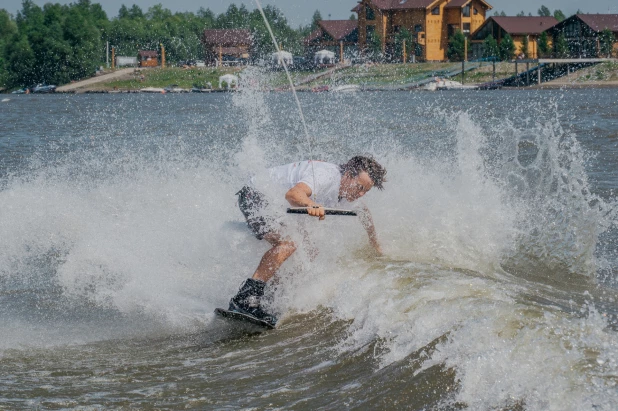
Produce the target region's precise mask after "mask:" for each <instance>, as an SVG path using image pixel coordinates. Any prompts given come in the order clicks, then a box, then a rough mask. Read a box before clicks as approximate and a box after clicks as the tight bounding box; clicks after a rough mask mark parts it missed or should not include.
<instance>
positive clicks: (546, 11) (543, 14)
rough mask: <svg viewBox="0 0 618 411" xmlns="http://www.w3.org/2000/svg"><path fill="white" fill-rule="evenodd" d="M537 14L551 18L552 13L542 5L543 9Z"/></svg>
mask: <svg viewBox="0 0 618 411" xmlns="http://www.w3.org/2000/svg"><path fill="white" fill-rule="evenodd" d="M537 14H538V15H539V16H541V17H551V11H550V10H549V9H548V8H547V7H545V6H544V5H541V8H540V9H539V10H538V11H537Z"/></svg>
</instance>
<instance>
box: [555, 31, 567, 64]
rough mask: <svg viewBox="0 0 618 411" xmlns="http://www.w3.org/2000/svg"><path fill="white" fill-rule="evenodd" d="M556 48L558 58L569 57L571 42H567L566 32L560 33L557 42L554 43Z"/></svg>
mask: <svg viewBox="0 0 618 411" xmlns="http://www.w3.org/2000/svg"><path fill="white" fill-rule="evenodd" d="M554 50H555V51H556V57H557V58H566V57H569V43H568V42H567V39H566V37H565V35H564V33H560V34H559V35H558V38H557V39H556V44H555V45H554Z"/></svg>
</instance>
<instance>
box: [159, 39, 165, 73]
mask: <svg viewBox="0 0 618 411" xmlns="http://www.w3.org/2000/svg"><path fill="white" fill-rule="evenodd" d="M159 45H160V46H161V68H165V47H163V44H159Z"/></svg>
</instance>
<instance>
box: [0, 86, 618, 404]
mask: <svg viewBox="0 0 618 411" xmlns="http://www.w3.org/2000/svg"><path fill="white" fill-rule="evenodd" d="M259 81H260V76H259V75H258V74H255V78H253V79H252V81H250V82H249V84H252V85H255V84H257V83H258V82H259ZM8 98H9V99H10V100H9V101H3V102H1V103H0V234H1V235H0V408H6V409H88V410H89V409H217V410H221V409H241V408H242V409H255V410H262V409H294V410H316V409H325V410H326V409H328V410H330V409H411V410H426V409H444V410H455V409H471V410H489V409H496V410H507V409H508V410H615V409H616V408H618V388H617V386H616V384H617V383H618V334H617V331H618V318H617V315H618V306H617V304H618V303H617V301H618V300H617V299H618V289H617V288H618V256H617V255H618V201H617V196H618V93H617V92H616V90H615V89H590V90H552V91H544V90H534V91H532V90H504V91H479V92H454V91H451V92H438V93H429V92H427V93H422V92H413V93H408V92H392V93H387V92H382V93H345V94H344V93H342V94H336V93H324V94H309V93H305V94H301V95H300V100H301V103H302V106H303V108H304V110H305V115H306V117H307V123H308V128H309V131H310V133H311V141H312V145H313V148H312V152H313V157H314V158H318V159H322V160H327V161H332V162H335V163H342V162H344V161H346V160H347V159H348V158H349V157H350V156H352V155H355V154H367V153H368V154H372V155H374V156H375V157H376V158H377V159H378V160H379V161H380V162H381V163H382V164H384V165H385V167H386V168H387V170H388V175H387V177H388V182H387V183H386V184H385V190H384V191H378V190H375V191H371V192H370V193H369V194H368V195H367V196H365V197H364V200H365V202H366V203H367V205H368V206H369V208H370V209H371V210H372V213H373V217H374V220H375V224H376V228H377V231H378V235H379V238H380V241H381V243H382V245H383V248H384V251H385V256H384V257H375V256H374V255H373V254H372V253H371V248H370V246H369V244H368V241H367V237H366V235H365V233H364V231H363V229H362V228H361V226H360V224H359V223H358V221H357V220H356V219H354V218H350V217H340V218H337V217H328V218H327V219H326V220H325V221H323V222H318V221H313V220H311V221H306V220H304V219H303V217H301V216H288V217H285V216H283V217H282V218H284V219H286V221H287V223H286V226H287V227H288V229H289V233H288V234H289V235H290V236H292V237H293V238H295V239H298V241H299V244H300V243H302V244H303V246H302V247H300V249H299V251H298V252H297V253H296V254H295V255H294V256H293V257H292V258H291V259H290V260H289V261H287V262H286V263H285V264H284V266H283V267H282V269H281V271H280V273H279V278H278V282H277V284H276V285H272V286H271V287H270V290H269V295H270V296H271V297H272V299H271V300H270V307H271V309H272V310H273V311H275V312H277V313H278V314H279V315H280V316H281V320H280V324H279V325H278V328H277V329H276V330H274V331H269V332H265V333H261V334H259V333H255V332H253V331H251V330H243V329H240V328H239V327H237V326H234V325H233V324H229V323H226V322H224V321H222V320H220V319H217V318H215V317H214V315H213V310H214V308H216V307H221V306H223V307H224V306H226V305H227V301H228V300H229V298H230V297H231V296H232V295H233V294H234V293H235V291H236V290H237V288H238V286H239V285H240V283H241V282H242V281H243V280H244V279H245V278H246V277H248V276H250V275H251V274H252V273H253V270H254V269H255V266H256V265H257V262H258V261H259V259H260V257H261V255H262V254H263V253H264V252H265V251H266V250H267V249H268V247H267V245H266V244H265V243H264V242H260V241H258V240H256V239H255V238H254V237H252V235H251V233H250V232H249V231H248V230H247V229H246V227H245V226H244V223H243V220H242V215H241V214H240V212H239V211H238V209H237V207H236V205H235V201H236V198H235V196H234V193H236V192H237V191H238V189H239V188H240V187H242V185H243V184H244V183H245V182H246V181H247V178H248V176H250V175H258V176H260V175H261V174H260V173H263V170H264V168H265V167H267V166H271V165H277V164H283V163H286V162H291V161H295V160H300V159H306V158H308V157H309V156H310V154H309V153H310V150H309V146H308V144H307V141H306V139H305V137H304V134H303V128H302V125H301V124H300V123H299V117H298V114H297V111H296V107H295V104H294V103H293V100H292V96H291V95H290V94H289V93H271V94H265V93H261V92H256V91H252V90H250V89H245V90H244V92H243V93H238V94H219V93H215V94H191V95H135V94H115V95H112V94H109V95H28V96H25V95H24V96H8ZM281 206H282V207H283V206H284V204H283V203H282V204H281ZM303 231H306V232H308V234H309V235H308V239H304V240H303V238H302V236H299V233H300V232H303ZM312 250H313V251H317V256H316V255H315V252H313V251H312Z"/></svg>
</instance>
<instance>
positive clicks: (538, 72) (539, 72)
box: [536, 63, 541, 85]
mask: <svg viewBox="0 0 618 411" xmlns="http://www.w3.org/2000/svg"><path fill="white" fill-rule="evenodd" d="M536 72H537V74H538V75H539V85H541V63H539V66H538V68H537V71H536Z"/></svg>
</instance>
